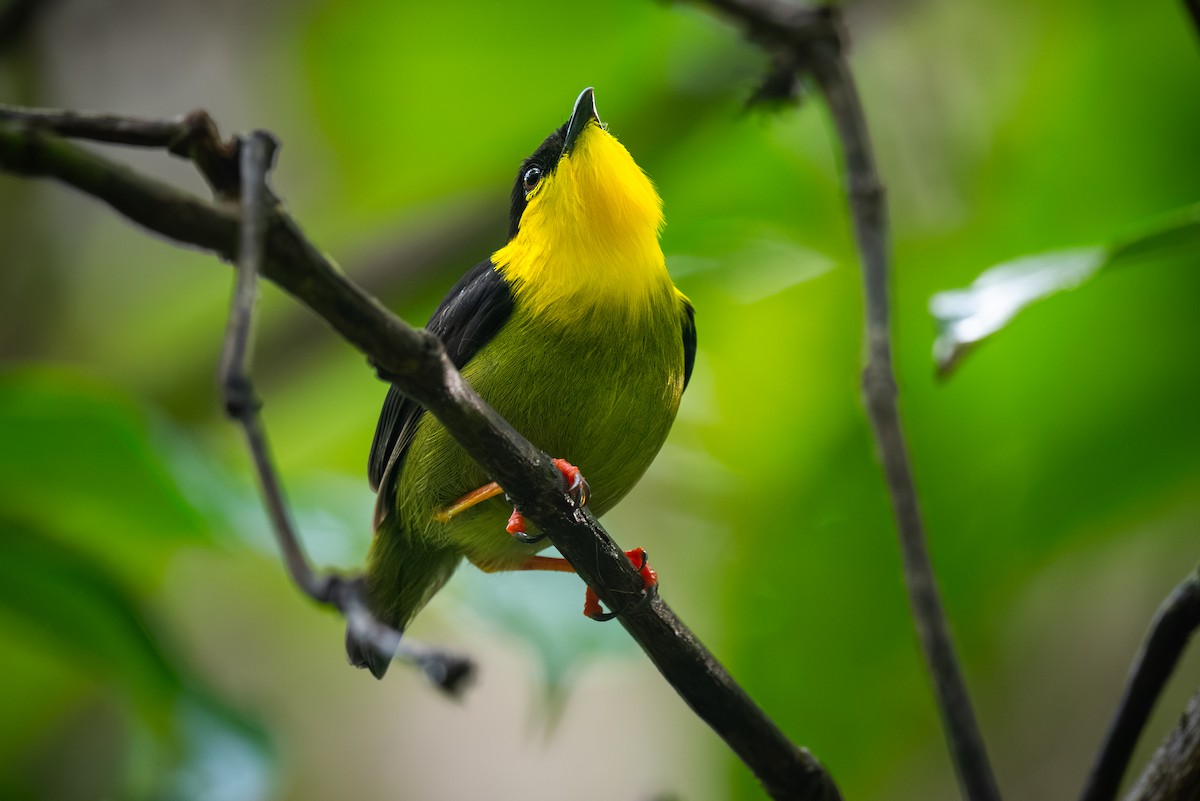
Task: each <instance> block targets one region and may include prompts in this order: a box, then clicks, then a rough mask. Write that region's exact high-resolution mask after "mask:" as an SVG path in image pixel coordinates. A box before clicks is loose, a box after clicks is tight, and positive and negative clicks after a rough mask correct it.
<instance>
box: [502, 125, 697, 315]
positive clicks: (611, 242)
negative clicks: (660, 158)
mask: <svg viewBox="0 0 1200 801" xmlns="http://www.w3.org/2000/svg"><path fill="white" fill-rule="evenodd" d="M572 122H574V120H573V121H572ZM564 128H566V126H564ZM525 202H526V203H527V205H526V207H525V210H524V213H523V214H522V215H521V218H520V228H519V229H518V230H517V232H516V234H515V236H513V237H512V239H510V240H509V242H508V244H506V245H505V246H504V247H502V248H500V249H499V250H497V251H496V252H495V253H494V254H492V262H493V264H495V265H496V268H497V269H498V270H499V271H500V273H501V275H503V276H504V277H505V278H506V279H507V280H508V281H509V282H510V283H511V284H512V286H513V290H514V293H515V294H516V295H517V297H519V298H520V299H521V301H522V302H523V303H526V304H528V305H529V307H530V310H531V311H532V312H533V313H535V314H539V315H543V314H545V315H550V316H552V317H559V318H562V319H564V320H568V321H569V320H570V318H572V317H573V316H574V315H575V314H577V313H578V311H579V308H580V306H581V305H587V306H603V307H605V310H606V311H611V312H614V313H620V312H623V313H625V314H627V315H630V316H635V317H636V316H638V315H640V314H641V313H643V312H644V311H645V310H646V309H647V306H648V304H649V303H651V302H653V301H655V300H658V299H659V298H660V297H662V293H667V294H668V295H669V294H673V292H672V290H671V286H672V285H671V282H670V278H669V277H668V275H667V269H666V264H665V262H664V261H663V255H662V249H661V248H660V247H659V244H658V234H659V230H660V229H661V228H662V225H663V214H662V200H661V199H660V198H659V196H658V192H656V191H655V189H654V184H652V183H651V182H650V179H649V178H647V177H646V174H645V173H644V172H642V169H641V167H639V166H638V165H637V163H636V162H635V161H634V160H633V157H632V156H630V155H629V151H628V150H626V149H625V148H624V147H623V146H622V145H621V143H620V142H618V141H617V140H616V139H615V138H614V137H613V136H612V135H611V134H609V133H608V132H607V131H606V130H604V128H603V127H602V126H601V124H600V122H599V120H597V119H595V118H594V117H593V118H591V119H588V120H587V121H586V122H585V123H584V124H583V127H582V129H581V130H580V131H579V132H578V134H577V135H576V136H575V137H574V141H573V143H571V144H570V145H569V148H568V150H567V151H566V152H563V154H562V155H561V156H560V157H559V159H558V162H557V165H556V166H555V167H554V168H553V169H552V170H551V171H548V172H547V173H546V174H545V176H544V177H542V178H541V180H540V181H539V182H538V183H537V185H536V186H534V187H533V189H532V190H531V191H529V192H527V193H526V194H525Z"/></svg>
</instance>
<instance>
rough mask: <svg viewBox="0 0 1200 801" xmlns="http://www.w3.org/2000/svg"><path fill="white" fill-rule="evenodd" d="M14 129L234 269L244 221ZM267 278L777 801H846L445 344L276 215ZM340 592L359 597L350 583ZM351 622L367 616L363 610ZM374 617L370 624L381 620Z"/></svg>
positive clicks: (24, 154) (10, 133)
mask: <svg viewBox="0 0 1200 801" xmlns="http://www.w3.org/2000/svg"><path fill="white" fill-rule="evenodd" d="M8 120H9V121H8V122H5V121H3V120H0V169H4V170H7V171H9V172H13V173H17V174H22V175H27V176H45V177H51V178H56V179H58V180H60V181H63V182H64V183H67V184H69V185H71V186H74V187H76V188H78V189H80V190H82V191H84V192H87V193H88V194H92V195H94V196H96V197H98V198H100V199H101V200H104V201H105V202H106V203H108V204H109V205H111V206H112V207H113V208H115V209H116V210H117V211H119V212H120V213H122V214H124V215H125V216H126V217H129V218H130V219H131V220H133V221H134V222H137V223H138V224H140V225H143V226H145V227H146V228H149V229H150V230H152V231H156V232H158V233H160V234H163V235H165V236H167V237H169V238H171V239H174V240H176V241H179V242H183V243H187V244H192V245H196V246H199V247H202V248H204V249H206V250H211V251H213V252H215V253H217V254H218V255H221V256H222V257H224V258H226V259H230V260H232V259H233V258H234V257H235V256H236V254H237V250H238V242H239V240H240V236H239V224H240V221H239V218H238V215H237V213H236V211H234V210H231V209H229V208H226V207H224V206H218V205H214V204H211V203H207V202H205V201H202V200H200V199H198V198H195V197H193V196H191V195H188V194H186V193H183V192H180V191H179V190H176V189H174V188H172V187H170V186H167V185H165V184H163V183H161V182H158V181H155V180H153V179H149V178H146V177H144V176H141V175H138V174H136V173H134V172H133V171H131V170H129V169H128V168H125V167H123V166H121V165H118V164H115V163H113V162H111V161H109V160H107V159H104V158H102V157H100V156H97V155H94V154H90V153H87V152H86V151H83V150H80V149H79V148H78V147H75V146H74V145H71V144H69V143H67V142H64V141H62V140H61V139H59V138H57V137H56V136H51V135H48V134H46V133H45V132H43V131H39V130H37V127H36V125H31V124H29V123H27V122H25V121H23V120H22V119H21V118H20V117H19V115H17V116H15V117H14V115H13V112H12V110H9V111H8ZM261 268H262V273H263V275H265V276H266V277H267V278H269V279H270V280H272V281H273V282H275V283H276V284H278V285H279V286H281V287H282V288H284V289H285V290H287V291H288V292H289V293H291V294H292V295H293V296H294V297H296V298H297V299H298V300H300V301H301V302H302V303H304V304H305V305H307V306H308V307H309V308H311V309H312V310H313V311H315V312H316V313H317V314H319V315H320V316H321V317H323V318H324V319H325V320H326V322H328V323H329V324H330V325H331V326H332V327H333V328H334V329H335V330H336V331H337V332H338V333H339V334H341V335H342V336H343V338H345V339H346V340H347V341H348V342H350V343H351V344H352V345H354V346H355V347H356V348H358V349H359V350H361V351H362V352H363V353H365V354H366V355H367V357H368V359H369V360H370V361H371V363H372V364H373V365H374V366H375V369H376V370H377V372H378V373H379V374H380V375H381V376H382V377H384V378H386V379H387V380H390V381H392V382H393V383H395V384H396V385H397V386H398V387H399V388H400V389H401V390H402V391H404V392H405V393H407V394H408V395H410V396H411V397H412V398H414V399H415V400H417V401H418V402H419V403H421V404H422V405H423V406H425V407H426V408H427V409H429V410H430V411H431V412H432V413H433V414H434V415H435V416H436V417H437V418H438V419H439V420H440V421H441V422H442V423H443V425H445V427H446V429H447V430H448V431H450V433H451V434H452V435H453V436H454V437H455V439H456V440H457V441H458V442H459V443H460V444H461V445H462V446H463V448H464V449H465V450H466V451H467V452H468V453H469V454H470V455H471V456H472V457H473V458H474V459H475V460H476V461H478V462H479V464H480V465H481V466H482V467H483V468H484V470H485V471H487V473H488V474H489V475H490V476H491V477H492V478H493V479H494V480H495V481H497V482H498V483H499V484H500V485H501V486H503V487H504V488H505V490H506V492H507V493H508V494H509V495H510V496H511V497H512V498H513V500H514V501H515V503H516V505H518V506H520V508H521V510H522V511H523V512H524V513H525V515H526V516H527V517H528V518H529V519H531V520H532V521H533V522H534V523H536V524H537V526H538V527H539V528H540V529H541V530H542V531H543V532H546V533H547V534H548V535H549V536H550V540H551V542H553V543H554V545H555V546H557V547H558V549H559V551H560V552H561V553H562V554H563V556H565V557H566V558H567V559H568V560H569V561H570V562H571V564H572V565H573V566H574V567H575V569H576V570H577V572H578V573H579V575H580V576H581V577H582V578H583V580H584V581H586V582H587V583H588V585H589V586H591V587H592V588H593V589H594V590H595V591H596V593H597V595H598V596H599V597H600V599H601V600H603V601H604V602H605V604H607V605H608V607H609V608H610V609H629V610H630V611H629V612H628V613H627V614H624V615H622V616H621V617H620V620H621V623H622V625H623V626H624V627H625V628H626V629H627V630H628V631H629V632H630V634H631V635H632V636H633V637H634V639H635V640H636V641H637V642H638V644H639V645H641V646H642V649H643V650H644V651H645V652H646V653H647V655H649V657H650V658H651V660H652V661H653V662H654V664H655V665H656V666H657V667H658V669H659V671H660V672H661V673H662V674H663V676H664V677H665V678H666V679H667V681H668V682H670V684H671V685H672V686H673V687H674V688H675V689H676V691H677V692H679V694H680V695H681V696H682V697H683V699H684V700H685V701H686V702H687V703H688V705H689V706H691V708H692V709H693V710H694V711H695V712H696V713H697V714H698V715H699V716H700V717H701V718H702V719H703V720H704V721H705V722H706V723H708V724H709V725H710V726H712V727H713V729H714V730H715V731H716V732H717V733H718V734H719V735H720V736H721V737H722V738H724V739H725V741H726V742H727V743H728V744H729V745H730V747H731V748H732V749H733V750H734V752H735V753H737V755H738V756H739V757H740V758H741V759H742V761H743V762H745V763H746V764H747V766H749V767H750V769H751V770H752V771H753V772H754V773H755V775H756V776H757V777H758V778H759V780H760V781H761V782H762V783H763V786H764V787H765V788H766V790H767V792H768V793H770V794H771V795H772V796H773V797H774V798H777V799H805V800H806V801H833V800H834V799H839V798H840V797H841V796H840V794H839V793H838V790H837V787H836V786H835V785H834V783H833V780H832V779H831V778H830V777H829V775H828V774H827V773H826V772H825V771H824V769H823V768H822V767H821V766H820V764H819V763H818V762H817V761H816V760H815V759H814V758H813V757H812V756H811V755H810V754H809V753H808V752H807V751H805V750H803V749H801V748H797V747H796V746H795V745H793V744H792V743H791V742H790V741H789V740H788V739H787V738H786V737H785V736H784V735H783V733H782V732H781V731H780V730H779V729H778V727H776V726H775V724H774V723H773V722H772V721H771V720H770V719H769V718H768V717H767V716H766V715H765V714H764V713H763V712H762V710H761V709H759V708H758V707H757V706H756V705H755V704H754V702H753V701H752V700H751V699H750V698H749V697H748V696H747V695H746V694H745V692H744V691H743V690H742V689H741V687H739V686H738V685H737V684H736V683H735V682H734V681H733V679H732V677H730V676H729V674H728V673H727V672H726V671H725V669H724V668H723V667H722V666H721V664H720V663H719V662H717V660H716V659H715V658H714V657H713V656H712V654H711V653H709V652H708V650H707V649H706V648H705V647H704V646H703V645H702V644H701V643H700V641H699V640H697V639H696V637H695V636H694V635H693V634H692V632H691V631H690V630H689V629H688V628H687V627H686V626H685V625H684V624H683V622H682V621H681V620H679V618H678V617H677V616H676V615H675V614H674V612H672V611H671V609H670V607H669V606H667V604H666V602H665V601H663V600H662V599H661V598H655V599H653V600H652V601H651V602H650V603H648V604H632V605H630V604H629V603H628V602H629V601H630V600H636V599H639V598H641V597H642V592H643V584H642V578H641V576H640V574H639V573H638V571H637V570H636V569H635V568H634V566H633V564H632V563H631V562H630V561H629V559H628V558H626V556H625V554H624V552H623V551H621V550H620V549H619V548H618V547H617V545H616V544H615V543H614V542H613V541H612V539H611V538H610V537H609V536H608V534H607V532H605V531H604V529H603V528H602V527H601V526H600V525H599V523H597V522H596V520H595V518H594V517H593V516H592V515H591V513H590V512H589V511H588V510H587V509H586V508H584V509H580V508H577V507H576V506H575V504H574V501H573V500H572V499H571V497H570V496H569V495H566V494H564V492H563V490H562V480H561V474H560V473H559V472H558V470H557V469H556V468H555V467H554V466H553V464H552V463H551V461H550V459H549V457H548V456H546V455H545V454H544V453H542V452H541V451H539V450H537V449H536V448H535V447H533V445H531V444H530V443H529V442H528V441H527V440H525V439H524V438H523V437H521V436H520V435H519V434H518V433H517V432H516V431H515V430H514V429H513V428H512V427H511V426H509V425H508V423H506V422H505V421H504V420H503V419H501V418H500V417H499V416H498V415H497V414H496V413H495V411H493V410H492V409H491V408H490V407H489V406H487V404H486V403H484V401H483V400H482V399H481V398H480V397H479V396H478V395H477V394H476V393H475V392H474V391H473V390H472V389H471V388H470V387H469V386H468V385H467V383H466V382H465V381H464V380H463V379H462V376H461V375H459V373H458V371H457V370H455V369H454V366H453V365H452V364H451V362H450V361H449V359H448V358H447V357H446V355H445V352H444V349H443V348H442V345H441V342H440V341H439V340H438V339H437V338H436V337H434V336H432V335H430V334H429V333H427V332H425V331H420V330H417V329H414V328H412V327H410V326H409V325H407V324H406V323H404V322H403V321H402V320H400V319H399V318H397V317H396V316H394V315H393V314H391V313H390V312H388V311H387V310H386V309H385V308H384V307H383V306H382V305H381V304H380V303H379V302H378V301H376V300H375V299H374V298H372V297H370V296H369V295H367V294H366V293H365V292H363V291H362V290H361V289H360V288H359V287H358V286H356V285H355V284H354V283H352V282H351V281H350V280H349V279H348V278H346V276H345V275H344V274H342V273H341V272H340V271H339V270H337V268H336V267H334V265H333V264H332V263H331V262H330V261H329V260H328V259H327V258H326V257H325V256H324V255H323V254H321V253H320V251H318V250H317V249H316V248H315V247H314V246H313V245H312V244H311V243H310V242H309V241H308V240H307V239H305V238H304V236H303V235H302V234H301V233H300V230H299V228H298V226H297V225H296V223H295V222H294V221H293V220H292V219H291V217H289V216H288V215H287V214H286V213H285V212H284V211H283V210H282V209H281V208H279V207H278V206H275V207H273V208H271V209H269V210H268V211H267V214H266V243H265V250H264V252H263V258H262V264H261ZM339 586H343V587H344V586H347V585H346V584H345V583H343V584H341V585H339ZM351 614H357V612H356V611H354V610H353V609H351ZM368 617H369V616H368Z"/></svg>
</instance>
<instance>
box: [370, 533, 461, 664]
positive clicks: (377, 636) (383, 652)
mask: <svg viewBox="0 0 1200 801" xmlns="http://www.w3.org/2000/svg"><path fill="white" fill-rule="evenodd" d="M461 560H462V556H461V555H460V554H459V552H458V551H457V550H456V549H454V548H451V547H446V546H430V545H429V544H428V543H425V542H423V541H420V540H417V539H415V538H412V537H409V536H407V533H406V532H404V531H401V530H398V528H396V527H389V526H387V525H385V526H384V527H382V528H381V529H380V530H379V531H378V532H376V535H375V540H374V542H373V543H372V544H371V555H370V559H369V560H368V566H367V573H366V576H365V577H364V578H365V580H366V595H367V608H368V609H369V610H370V614H369V615H368V614H367V610H362V613H361V615H349V616H347V618H346V656H347V657H348V658H349V659H350V664H352V665H354V666H355V667H359V668H364V667H365V668H367V669H368V670H370V671H371V675H372V676H374V677H375V678H377V679H382V678H383V676H384V674H385V673H387V669H388V666H389V665H390V664H391V662H392V657H394V656H395V655H396V649H397V647H398V646H399V644H400V635H401V634H402V633H403V632H404V630H405V629H406V628H407V627H408V623H409V621H410V620H412V618H413V616H414V615H415V614H417V612H419V611H421V609H422V608H424V606H425V604H427V603H428V602H429V599H430V598H432V597H433V595H434V593H436V592H437V591H438V590H439V589H441V587H442V585H443V584H445V583H446V581H447V580H448V579H449V578H450V576H451V574H452V573H454V569H455V568H456V567H457V566H458V563H459V562H460V561H461ZM360 617H361V619H357V618H360ZM381 624H382V625H381Z"/></svg>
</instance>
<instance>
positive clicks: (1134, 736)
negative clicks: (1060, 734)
mask: <svg viewBox="0 0 1200 801" xmlns="http://www.w3.org/2000/svg"><path fill="white" fill-rule="evenodd" d="M1197 628H1200V567H1198V568H1196V569H1195V570H1193V571H1192V572H1191V574H1190V575H1189V576H1188V577H1187V578H1186V579H1184V580H1183V582H1182V583H1181V584H1180V585H1179V586H1178V587H1176V588H1175V589H1174V590H1173V591H1172V592H1171V594H1170V595H1169V596H1167V599H1166V600H1165V601H1163V603H1162V606H1160V607H1159V608H1158V612H1157V613H1156V614H1155V616H1154V620H1153V622H1151V624H1150V633H1149V635H1147V637H1146V640H1145V642H1143V643H1142V647H1141V648H1140V649H1139V650H1138V654H1137V656H1136V657H1135V658H1134V661H1133V668H1132V669H1131V670H1130V672H1129V681H1128V682H1127V683H1126V685H1125V692H1124V694H1123V695H1122V696H1121V701H1120V703H1119V704H1118V705H1117V713H1116V715H1114V716H1113V720H1112V723H1111V724H1110V725H1109V728H1108V733H1107V735H1106V736H1105V738H1104V744H1103V745H1102V746H1101V748H1100V751H1099V753H1097V755H1096V761H1095V763H1094V764H1093V765H1092V770H1091V773H1090V774H1089V775H1088V780H1087V784H1086V785H1085V786H1084V788H1083V792H1082V793H1081V794H1080V796H1079V801H1112V799H1114V798H1116V797H1117V790H1119V789H1120V786H1121V779H1122V777H1123V776H1124V775H1125V771H1126V769H1127V768H1128V766H1129V759H1130V757H1132V756H1133V749H1134V747H1135V746H1136V745H1137V741H1138V738H1139V737H1141V734H1142V729H1144V728H1145V726H1146V721H1147V720H1149V719H1150V713H1151V712H1152V711H1153V710H1154V705H1155V703H1157V701H1158V698H1159V696H1160V695H1161V694H1162V690H1163V687H1164V686H1166V683H1167V679H1168V678H1170V676H1171V673H1172V672H1173V671H1174V670H1175V666H1176V665H1177V664H1178V663H1179V658H1180V657H1181V656H1182V655H1183V649H1184V648H1185V647H1186V646H1187V643H1188V640H1189V639H1190V638H1191V636H1192V635H1193V634H1194V633H1195V631H1196V629H1197Z"/></svg>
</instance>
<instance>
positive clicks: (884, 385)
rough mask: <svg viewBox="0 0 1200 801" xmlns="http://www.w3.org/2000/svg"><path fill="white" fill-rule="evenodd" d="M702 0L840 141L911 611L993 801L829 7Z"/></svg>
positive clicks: (984, 793)
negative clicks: (899, 373)
mask: <svg viewBox="0 0 1200 801" xmlns="http://www.w3.org/2000/svg"><path fill="white" fill-rule="evenodd" d="M709 4H710V5H712V6H714V7H716V8H719V9H720V10H721V11H722V12H724V13H726V14H728V15H730V16H732V17H734V18H736V19H737V20H739V21H740V22H741V23H742V24H743V25H744V26H745V27H746V29H747V32H748V34H749V35H750V36H751V37H752V38H753V39H755V40H756V41H758V42H760V43H761V44H762V45H763V46H764V47H765V48H766V49H767V50H768V52H770V53H771V54H772V55H773V58H774V64H773V68H772V69H773V71H776V72H777V71H778V70H779V68H780V64H781V63H787V62H788V61H790V62H791V63H792V64H793V65H794V67H795V68H796V69H797V70H799V71H800V72H807V73H809V74H811V75H812V76H813V78H814V79H815V80H816V82H817V84H818V85H819V86H820V88H821V91H822V93H823V94H824V95H825V100H826V102H827V104H828V106H829V112H830V115H831V116H832V117H833V121H834V125H835V126H836V128H837V132H838V138H839V140H840V141H841V145H842V154H843V158H844V162H845V168H846V183H847V190H846V191H847V195H848V196H849V202H850V210H851V214H852V216H853V218H854V231H855V236H856V239H857V242H858V250H859V253H860V255H861V257H862V266H863V283H864V295H865V302H866V331H865V341H866V351H867V354H866V358H867V364H866V368H865V369H864V370H863V384H862V387H863V396H864V401H865V404H866V408H867V414H868V416H869V418H870V420H871V426H872V429H873V430H874V432H875V441H876V444H877V447H878V449H879V455H880V458H881V460H882V462H883V468H884V474H885V476H886V479H887V486H888V494H889V496H890V497H891V502H892V511H893V514H894V516H895V518H896V526H897V531H898V534H899V537H900V547H901V554H902V556H903V561H904V578H905V584H906V586H907V588H908V595H909V602H910V604H911V606H912V610H913V619H914V622H915V624H916V629H917V634H918V636H919V638H920V641H921V646H922V648H923V649H924V653H925V659H926V661H927V663H928V665H929V671H930V674H931V675H932V677H933V683H934V688H935V690H936V694H937V699H938V706H939V709H940V710H941V715H942V722H943V726H944V728H945V731H946V738H947V741H948V743H949V746H950V751H951V755H952V757H953V760H954V765H955V770H956V771H957V773H958V779H959V783H960V785H961V786H962V788H963V791H964V793H965V795H966V796H967V798H969V799H971V800H972V801H999V798H1000V792H999V788H998V787H997V785H996V779H995V777H994V775H993V773H992V768H991V765H990V763H989V761H988V756H987V749H986V748H985V747H984V743H983V737H982V735H981V734H980V731H979V726H978V724H977V723H976V720H975V715H974V712H973V711H972V708H971V701H970V695H969V693H968V692H967V687H966V682H965V681H964V679H963V676H962V670H961V668H960V667H959V664H958V658H957V656H956V654H955V650H954V643H953V639H952V637H951V635H950V627H949V625H948V623H947V621H946V614H945V611H944V609H943V607H942V602H941V598H940V595H939V593H938V588H937V582H936V579H935V577H934V572H933V566H932V564H931V563H930V560H929V552H928V548H927V546H926V542H925V529H924V524H923V522H922V519H921V512H920V507H919V504H918V500H917V491H916V486H915V484H914V482H913V475H912V467H911V466H910V463H909V457H908V450H907V446H906V444H905V438H904V431H903V427H902V425H901V422H900V414H899V411H898V409H897V404H896V379H895V372H894V368H893V366H892V351H891V333H890V325H889V321H888V317H889V311H888V309H889V299H888V285H887V282H888V272H889V265H888V260H889V246H888V221H887V208H886V205H885V202H884V189H883V183H882V181H881V180H880V178H879V173H878V170H877V169H876V166H875V158H874V155H873V153H872V149H871V143H870V137H869V136H868V133H867V124H866V119H865V116H864V114H863V110H862V104H861V102H860V101H859V98H858V90H857V89H856V88H855V84H854V78H853V75H852V74H851V72H850V68H849V65H848V64H847V63H846V60H845V58H844V56H843V49H844V47H843V40H844V36H843V33H842V29H841V20H840V17H839V14H838V11H837V9H835V8H818V9H811V8H810V9H802V8H797V7H794V6H790V5H784V4H780V3H777V2H774V0H709Z"/></svg>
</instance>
